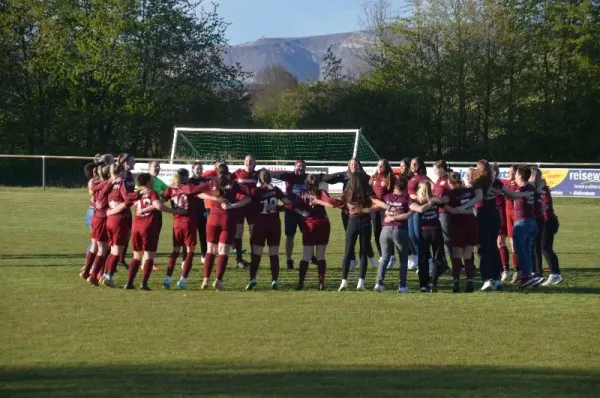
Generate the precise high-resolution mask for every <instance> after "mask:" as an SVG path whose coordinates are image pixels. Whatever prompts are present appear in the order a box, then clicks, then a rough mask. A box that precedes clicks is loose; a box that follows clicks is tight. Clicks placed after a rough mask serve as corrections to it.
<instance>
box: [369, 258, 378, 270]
mask: <svg viewBox="0 0 600 398" xmlns="http://www.w3.org/2000/svg"><path fill="white" fill-rule="evenodd" d="M369 262H370V263H371V268H377V267H378V266H379V263H378V262H377V260H375V257H369Z"/></svg>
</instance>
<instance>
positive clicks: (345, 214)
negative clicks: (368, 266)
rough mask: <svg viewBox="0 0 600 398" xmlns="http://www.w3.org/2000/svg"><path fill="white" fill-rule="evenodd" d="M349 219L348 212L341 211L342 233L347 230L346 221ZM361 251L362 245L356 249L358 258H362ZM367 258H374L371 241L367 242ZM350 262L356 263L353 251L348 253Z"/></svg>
mask: <svg viewBox="0 0 600 398" xmlns="http://www.w3.org/2000/svg"><path fill="white" fill-rule="evenodd" d="M349 218H350V216H348V211H346V210H342V224H344V231H347V230H348V219H349ZM362 251H363V247H362V245H360V247H359V249H358V257H359V258H360V257H362ZM367 257H368V258H370V257H375V254H374V253H373V246H372V245H371V241H370V240H369V243H368V244H367ZM350 260H351V261H356V254H354V250H352V253H350Z"/></svg>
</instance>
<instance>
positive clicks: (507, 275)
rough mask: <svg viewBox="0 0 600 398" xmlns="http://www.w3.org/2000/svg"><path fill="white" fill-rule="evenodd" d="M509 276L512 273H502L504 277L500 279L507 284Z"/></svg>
mask: <svg viewBox="0 0 600 398" xmlns="http://www.w3.org/2000/svg"><path fill="white" fill-rule="evenodd" d="M509 276H510V273H509V272H508V271H502V277H501V278H500V280H501V281H502V282H505V281H506V280H507V279H508V277H509Z"/></svg>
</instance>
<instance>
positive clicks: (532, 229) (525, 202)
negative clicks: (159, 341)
mask: <svg viewBox="0 0 600 398" xmlns="http://www.w3.org/2000/svg"><path fill="white" fill-rule="evenodd" d="M529 177H531V170H530V169H529V167H527V166H518V167H517V171H516V173H515V182H516V183H517V185H519V188H518V189H517V192H521V193H530V195H528V196H527V197H523V198H519V199H516V200H515V201H514V203H515V205H514V215H515V225H514V228H513V244H514V247H515V249H514V250H515V253H516V254H517V258H518V259H519V265H520V267H521V275H520V278H519V288H520V289H522V288H526V287H534V286H537V285H539V284H540V283H542V282H543V281H544V278H539V277H533V276H532V275H531V267H532V260H533V242H534V240H535V237H536V234H537V230H538V226H537V223H536V221H535V213H534V208H533V207H534V202H535V200H534V197H533V194H534V192H535V190H536V188H535V187H534V186H533V185H532V184H530V183H529Z"/></svg>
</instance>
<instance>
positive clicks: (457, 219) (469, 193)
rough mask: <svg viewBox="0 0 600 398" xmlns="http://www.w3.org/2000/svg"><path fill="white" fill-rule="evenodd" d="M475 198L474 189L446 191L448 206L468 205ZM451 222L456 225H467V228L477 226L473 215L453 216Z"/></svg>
mask: <svg viewBox="0 0 600 398" xmlns="http://www.w3.org/2000/svg"><path fill="white" fill-rule="evenodd" d="M474 197H475V189H474V188H457V189H452V190H450V191H448V206H450V207H460V206H462V205H464V204H466V203H469V202H470V201H471V200H472V199H473V198H474ZM452 222H453V223H455V224H457V225H464V224H467V225H469V226H471V225H473V224H477V218H476V217H475V214H453V215H452Z"/></svg>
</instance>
